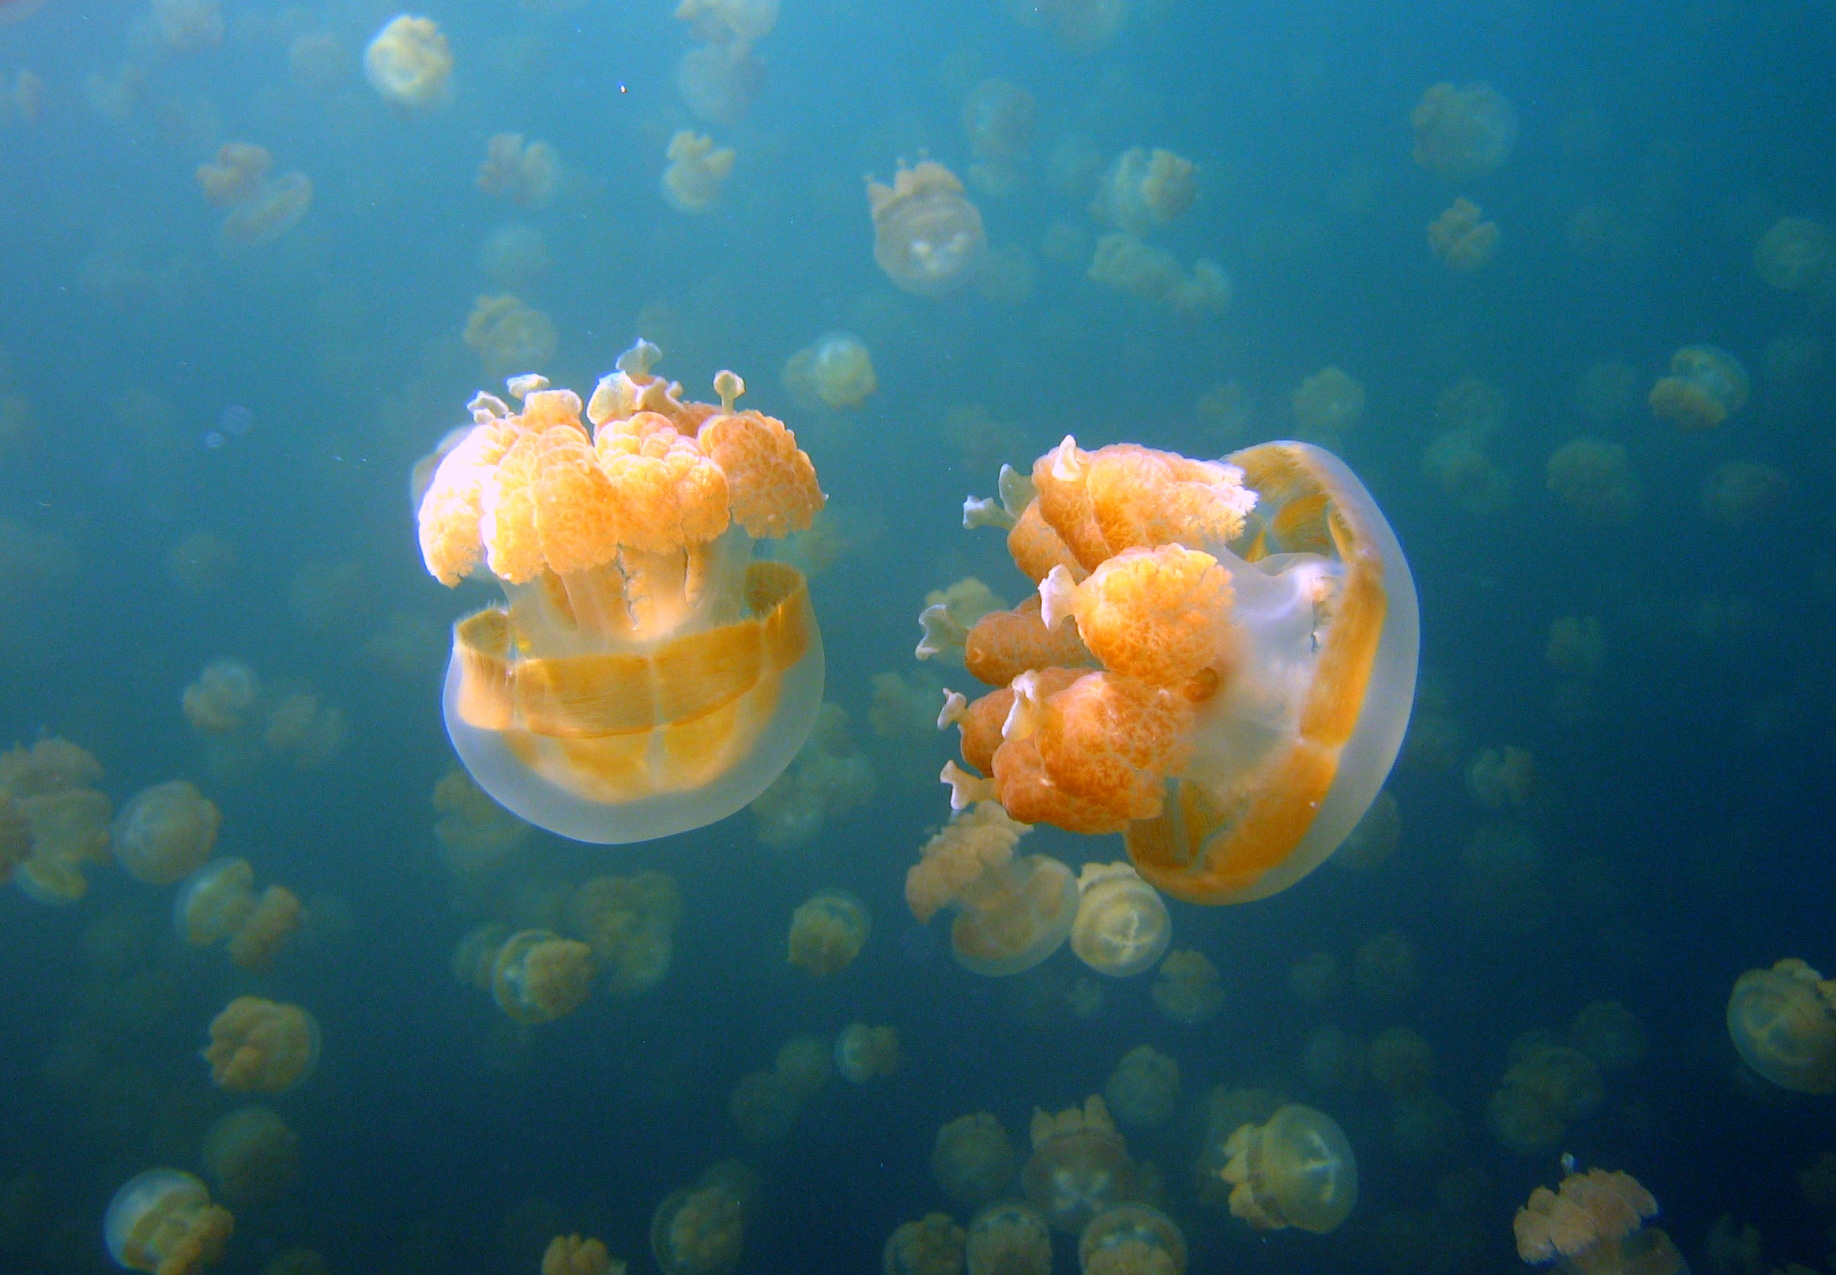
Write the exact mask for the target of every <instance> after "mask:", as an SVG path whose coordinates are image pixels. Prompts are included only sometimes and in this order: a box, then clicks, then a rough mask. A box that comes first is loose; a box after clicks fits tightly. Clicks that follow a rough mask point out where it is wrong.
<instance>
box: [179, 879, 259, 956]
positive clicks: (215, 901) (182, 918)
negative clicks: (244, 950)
mask: <svg viewBox="0 0 1836 1275" xmlns="http://www.w3.org/2000/svg"><path fill="white" fill-rule="evenodd" d="M254 910H255V869H254V868H252V867H250V866H249V861H248V860H247V859H216V860H213V861H212V862H210V863H207V864H205V865H204V866H203V867H201V868H199V869H198V870H197V871H196V872H194V873H192V874H191V876H190V877H188V878H186V880H185V883H184V884H183V885H181V886H180V887H179V891H178V895H177V897H175V898H174V899H173V903H172V921H173V928H174V929H176V930H177V931H178V936H179V937H180V938H181V939H183V940H184V941H185V942H186V943H188V944H190V945H191V946H192V947H209V946H210V945H211V944H213V943H220V942H222V941H223V940H224V939H226V938H228V937H229V936H230V935H231V934H234V933H235V932H236V930H237V929H238V928H240V927H241V925H242V924H243V922H244V921H246V920H248V918H249V914H250V913H251V912H253V911H254Z"/></svg>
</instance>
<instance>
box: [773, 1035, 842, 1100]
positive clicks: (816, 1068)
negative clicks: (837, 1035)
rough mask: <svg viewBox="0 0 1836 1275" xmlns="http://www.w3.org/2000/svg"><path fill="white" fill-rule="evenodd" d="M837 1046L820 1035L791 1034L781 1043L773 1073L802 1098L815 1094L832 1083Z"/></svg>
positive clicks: (798, 1098) (799, 1098)
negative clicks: (830, 1080)
mask: <svg viewBox="0 0 1836 1275" xmlns="http://www.w3.org/2000/svg"><path fill="white" fill-rule="evenodd" d="M833 1062H834V1049H833V1047H832V1046H831V1045H830V1043H829V1042H828V1041H827V1040H825V1039H823V1038H822V1037H821V1036H811V1035H808V1034H807V1033H806V1034H803V1035H798V1036H792V1037H791V1038H790V1039H789V1040H786V1041H785V1042H784V1043H783V1044H782V1045H779V1046H778V1057H777V1061H776V1062H775V1063H773V1065H772V1071H773V1074H775V1075H776V1076H777V1077H778V1079H779V1080H782V1081H783V1082H784V1083H785V1084H786V1085H787V1086H789V1088H790V1091H791V1092H792V1093H794V1094H795V1095H796V1096H797V1100H798V1101H799V1102H802V1101H803V1100H805V1099H807V1098H813V1097H814V1096H815V1095H816V1094H817V1093H819V1092H820V1091H821V1090H822V1087H823V1086H824V1085H826V1084H828V1083H829V1077H830V1076H831V1075H832V1074H834V1070H835V1069H834V1065H833Z"/></svg>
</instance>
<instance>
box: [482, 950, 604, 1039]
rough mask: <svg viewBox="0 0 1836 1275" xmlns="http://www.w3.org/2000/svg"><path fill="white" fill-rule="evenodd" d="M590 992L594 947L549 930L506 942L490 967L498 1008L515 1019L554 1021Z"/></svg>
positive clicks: (575, 1005)
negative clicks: (562, 936)
mask: <svg viewBox="0 0 1836 1275" xmlns="http://www.w3.org/2000/svg"><path fill="white" fill-rule="evenodd" d="M592 990H593V949H592V948H591V947H589V946H588V945H587V944H585V943H581V942H577V941H575V940H573V939H564V938H561V937H560V936H559V935H556V934H552V933H550V932H549V931H547V930H521V931H519V932H517V933H515V934H512V935H511V936H510V937H509V938H508V939H507V940H505V942H504V945H503V947H502V948H500V949H499V950H498V953H497V959H496V962H495V964H494V966H493V968H492V971H491V995H492V998H493V999H495V1000H496V1001H497V1007H498V1008H499V1009H501V1010H503V1011H504V1013H506V1014H508V1015H510V1017H511V1018H513V1019H515V1020H516V1021H517V1022H519V1023H523V1024H534V1023H547V1022H552V1021H553V1020H555V1019H557V1018H561V1017H563V1016H564V1015H567V1014H571V1013H573V1012H574V1011H575V1010H577V1009H579V1008H580V1007H581V1006H582V1005H584V1004H586V999H587V995H588V993H589V992H591V991H592Z"/></svg>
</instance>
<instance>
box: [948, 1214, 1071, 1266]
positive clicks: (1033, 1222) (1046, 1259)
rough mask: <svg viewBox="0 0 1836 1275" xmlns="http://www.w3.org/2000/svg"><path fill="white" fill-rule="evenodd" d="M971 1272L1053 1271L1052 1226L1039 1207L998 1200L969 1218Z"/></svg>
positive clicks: (967, 1253) (966, 1252)
mask: <svg viewBox="0 0 1836 1275" xmlns="http://www.w3.org/2000/svg"><path fill="white" fill-rule="evenodd" d="M963 1256H964V1259H965V1263H966V1271H967V1275H1052V1228H1051V1227H1050V1226H1048V1225H1047V1224H1046V1220H1045V1218H1044V1217H1043V1216H1041V1215H1040V1212H1039V1210H1038V1209H1036V1208H1034V1207H1033V1206H1032V1205H1030V1204H1026V1203H1023V1202H1021V1201H1019V1200H997V1201H996V1202H995V1203H993V1204H990V1205H988V1206H987V1207H986V1208H984V1209H982V1210H981V1211H980V1212H979V1213H977V1214H976V1215H975V1216H974V1217H973V1218H971V1219H970V1220H969V1235H968V1240H967V1243H966V1244H965V1245H964V1250H963Z"/></svg>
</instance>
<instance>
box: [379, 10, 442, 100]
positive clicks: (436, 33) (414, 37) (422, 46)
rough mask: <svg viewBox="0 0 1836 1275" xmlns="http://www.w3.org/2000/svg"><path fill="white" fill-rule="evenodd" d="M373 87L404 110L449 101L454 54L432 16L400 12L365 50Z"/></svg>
mask: <svg viewBox="0 0 1836 1275" xmlns="http://www.w3.org/2000/svg"><path fill="white" fill-rule="evenodd" d="M363 73H364V76H365V78H367V79H368V80H369V81H370V87H371V88H373V89H375V90H376V91H377V93H379V94H380V95H381V96H382V99H383V100H384V101H385V102H387V103H389V105H391V106H393V107H395V108H397V109H398V110H402V111H410V112H412V111H426V110H431V109H432V108H434V107H436V106H443V105H445V104H446V102H447V100H448V98H449V96H450V92H449V89H448V86H447V81H448V80H449V79H450V78H451V77H452V73H453V55H452V52H451V50H449V49H448V48H447V47H446V37H445V36H444V35H442V34H441V32H440V28H439V27H437V26H435V25H434V21H433V19H432V18H416V17H411V16H409V15H408V14H406V13H403V14H398V15H397V16H396V17H394V18H392V19H390V21H389V22H388V23H387V24H385V25H384V27H383V29H382V30H380V31H378V32H377V33H376V37H375V38H374V39H373V40H371V41H370V45H369V47H368V48H367V49H365V50H364V51H363Z"/></svg>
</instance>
